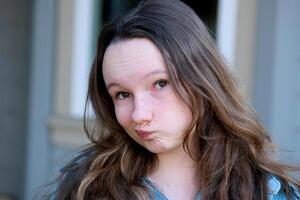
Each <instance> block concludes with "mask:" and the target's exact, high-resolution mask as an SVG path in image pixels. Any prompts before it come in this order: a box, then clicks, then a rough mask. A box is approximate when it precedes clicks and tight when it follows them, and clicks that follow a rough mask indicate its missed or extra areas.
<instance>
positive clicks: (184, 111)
mask: <svg viewBox="0 0 300 200" xmlns="http://www.w3.org/2000/svg"><path fill="white" fill-rule="evenodd" d="M88 102H90V103H91V105H92V108H93V111H94V116H95V119H94V123H93V126H94V128H93V129H92V130H90V129H89V125H88V124H87V122H88V121H89V119H87V118H88V117H87V115H85V129H86V132H87V135H88V137H89V139H90V140H91V142H92V143H91V145H90V146H89V147H88V148H86V149H85V150H84V151H82V152H81V154H80V155H78V156H77V157H76V158H75V159H74V160H73V161H71V162H70V163H69V164H68V165H67V166H66V167H64V168H63V169H62V173H61V177H60V183H59V185H58V189H57V191H56V193H55V198H56V199H79V200H83V199H117V200H127V199H128V200H129V199H130V200H131V199H153V200H162V199H164V200H166V199H170V200H193V199H197V200H199V199H201V200H215V199H222V200H223V199H224V200H232V199H243V200H248V199H249V200H250V199H251V200H252V199H288V198H289V199H300V195H299V191H298V189H299V186H300V185H299V183H297V182H296V181H294V180H292V179H291V178H290V177H289V176H288V175H287V174H286V172H287V171H288V170H292V168H291V167H288V166H286V165H283V164H280V163H278V162H276V161H275V160H273V159H272V158H271V155H270V153H271V152H272V151H273V149H272V143H271V140H270V138H269V136H268V134H267V133H266V131H265V129H264V128H263V127H262V125H261V124H260V123H259V122H258V121H257V119H256V117H255V115H254V113H253V112H252V111H251V109H250V108H249V107H248V105H247V103H246V102H245V101H244V100H243V98H242V97H241V96H240V94H239V92H238V90H237V86H236V83H235V81H234V79H233V77H232V75H231V73H230V72H229V70H228V68H227V66H226V65H225V63H224V61H223V59H222V57H221V56H220V53H219V51H218V50H217V48H216V46H215V43H214V42H213V40H212V39H211V37H210V35H209V33H208V31H207V30H206V28H205V26H204V25H203V23H202V22H201V20H200V19H199V18H198V16H197V15H196V14H195V13H194V12H193V10H192V9H191V8H189V7H188V6H186V5H185V4H183V3H182V2H180V1H178V0H163V1H162V0H148V1H145V2H142V3H141V4H140V5H139V6H138V7H137V8H135V9H133V10H131V11H130V12H129V13H127V14H126V15H124V16H122V17H120V18H118V19H115V20H114V21H112V22H110V23H108V24H107V25H105V26H104V27H103V30H102V32H101V35H100V38H99V41H98V49H97V55H96V58H95V60H94V63H93V66H92V69H91V73H90V79H89V89H88V98H87V103H88Z"/></svg>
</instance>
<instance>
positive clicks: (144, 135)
mask: <svg viewBox="0 0 300 200" xmlns="http://www.w3.org/2000/svg"><path fill="white" fill-rule="evenodd" d="M135 131H136V132H137V134H138V136H139V137H140V138H141V139H148V138H149V136H150V135H151V134H152V133H153V132H152V131H145V130H135Z"/></svg>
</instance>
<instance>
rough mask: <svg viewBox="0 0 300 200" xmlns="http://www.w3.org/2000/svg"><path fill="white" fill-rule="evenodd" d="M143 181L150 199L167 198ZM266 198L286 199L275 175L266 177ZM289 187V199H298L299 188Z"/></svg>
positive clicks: (199, 197)
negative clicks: (148, 191)
mask: <svg viewBox="0 0 300 200" xmlns="http://www.w3.org/2000/svg"><path fill="white" fill-rule="evenodd" d="M143 182H144V183H145V185H146V186H147V187H148V188H149V190H150V192H151V194H150V195H149V196H150V200H168V198H167V197H165V196H164V194H163V193H162V192H161V191H160V190H159V189H158V188H157V187H156V186H155V185H154V184H153V183H152V182H151V181H150V180H149V179H148V178H147V177H145V178H143ZM268 188H269V192H268V200H287V197H286V194H285V193H284V191H283V190H282V187H281V183H280V181H279V179H278V178H276V177H275V176H270V177H269V178H268ZM290 188H291V191H292V193H291V200H300V192H299V190H298V189H297V188H296V187H295V186H294V185H292V184H290ZM195 200H201V195H200V193H198V194H197V196H196V197H195Z"/></svg>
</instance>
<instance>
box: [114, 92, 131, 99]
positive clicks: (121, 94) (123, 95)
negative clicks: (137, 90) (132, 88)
mask: <svg viewBox="0 0 300 200" xmlns="http://www.w3.org/2000/svg"><path fill="white" fill-rule="evenodd" d="M128 97H130V94H129V93H128V92H117V94H116V98H117V99H126V98H128Z"/></svg>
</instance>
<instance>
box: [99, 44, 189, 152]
mask: <svg viewBox="0 0 300 200" xmlns="http://www.w3.org/2000/svg"><path fill="white" fill-rule="evenodd" d="M103 77H104V81H105V84H106V88H107V90H108V92H109V94H110V96H111V98H112V99H113V102H114V107H115V113H116V117H117V120H118V122H119V123H120V125H121V126H122V127H123V128H124V129H125V130H126V132H127V133H128V135H129V136H130V137H131V138H132V139H134V140H135V141H136V142H138V143H139V144H140V145H142V146H143V147H144V148H146V149H148V150H149V151H150V152H153V153H166V152H169V151H173V150H176V149H178V148H182V143H183V138H184V132H185V131H186V129H187V128H188V126H189V125H190V123H191V120H192V114H191V110H190V109H189V107H188V105H187V104H186V103H185V102H184V101H183V100H182V99H181V98H179V97H178V95H176V93H175V91H174V88H173V86H172V85H171V84H170V83H169V77H168V73H167V67H166V64H165V62H164V60H163V57H162V55H161V54H160V51H159V49H158V48H157V47H156V46H155V45H154V44H153V43H152V42H151V41H150V40H148V39H128V40H123V41H119V42H116V43H112V44H110V45H109V46H108V48H107V50H106V52H105V54H104V58H103Z"/></svg>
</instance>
